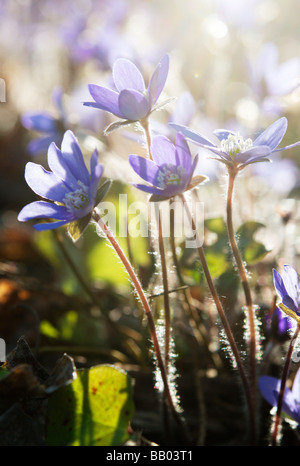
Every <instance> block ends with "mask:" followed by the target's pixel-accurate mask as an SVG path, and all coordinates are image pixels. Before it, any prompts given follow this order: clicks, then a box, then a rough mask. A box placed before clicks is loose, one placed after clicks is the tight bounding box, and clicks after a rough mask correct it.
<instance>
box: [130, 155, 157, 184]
mask: <svg viewBox="0 0 300 466" xmlns="http://www.w3.org/2000/svg"><path fill="white" fill-rule="evenodd" d="M128 160H129V163H130V165H131V166H132V168H133V170H134V171H135V172H136V173H137V174H138V175H139V176H140V177H141V178H143V180H145V181H148V183H150V184H153V185H155V181H156V177H157V173H158V167H157V165H156V164H155V163H154V162H152V160H148V159H146V158H144V157H141V156H139V155H134V154H131V155H129V157H128Z"/></svg>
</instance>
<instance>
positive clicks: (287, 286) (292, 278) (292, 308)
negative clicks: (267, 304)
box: [273, 265, 300, 323]
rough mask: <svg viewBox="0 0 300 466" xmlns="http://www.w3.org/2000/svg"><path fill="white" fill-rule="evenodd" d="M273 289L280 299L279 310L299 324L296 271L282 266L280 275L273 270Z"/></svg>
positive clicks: (298, 295)
mask: <svg viewBox="0 0 300 466" xmlns="http://www.w3.org/2000/svg"><path fill="white" fill-rule="evenodd" d="M273 278H274V286H275V289H276V291H277V293H278V295H279V297H280V299H281V303H279V305H278V306H279V307H280V309H281V310H282V311H283V312H285V313H286V314H287V315H289V316H290V317H292V318H293V319H295V320H296V321H297V322H298V323H300V309H299V304H300V286H299V279H298V275H297V272H296V270H295V269H294V268H293V267H292V266H291V265H284V267H283V271H282V274H281V275H280V274H279V273H278V272H277V270H275V269H273Z"/></svg>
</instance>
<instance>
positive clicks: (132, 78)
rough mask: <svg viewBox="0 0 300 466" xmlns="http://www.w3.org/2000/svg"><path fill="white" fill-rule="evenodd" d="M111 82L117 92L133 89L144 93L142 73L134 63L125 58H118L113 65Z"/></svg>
mask: <svg viewBox="0 0 300 466" xmlns="http://www.w3.org/2000/svg"><path fill="white" fill-rule="evenodd" d="M112 74H113V80H114V83H115V86H116V88H117V89H118V91H119V92H120V91H122V90H123V89H134V90H136V91H139V92H142V93H143V92H144V91H145V82H144V78H143V75H142V73H141V72H140V70H139V69H138V68H137V67H136V65H135V64H134V63H132V62H131V61H130V60H127V59H126V58H118V59H117V60H116V61H115V63H114V65H113V70H112Z"/></svg>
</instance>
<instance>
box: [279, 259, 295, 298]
mask: <svg viewBox="0 0 300 466" xmlns="http://www.w3.org/2000/svg"><path fill="white" fill-rule="evenodd" d="M281 276H282V280H283V283H284V286H285V289H286V291H287V294H288V295H289V296H290V297H291V298H292V299H293V300H294V301H295V302H296V303H297V300H298V296H299V291H300V288H299V279H298V274H297V272H296V270H295V269H294V268H293V267H292V266H291V265H284V266H283V272H282V275H281Z"/></svg>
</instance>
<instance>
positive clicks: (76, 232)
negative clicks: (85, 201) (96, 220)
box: [67, 213, 92, 243]
mask: <svg viewBox="0 0 300 466" xmlns="http://www.w3.org/2000/svg"><path fill="white" fill-rule="evenodd" d="M91 218H92V214H91V213H89V214H87V215H86V216H85V217H82V218H79V219H78V220H75V221H74V222H71V223H69V224H68V228H67V231H68V235H69V236H70V238H71V239H72V241H73V242H74V243H76V241H78V240H79V238H80V237H81V236H82V234H83V232H84V230H85V229H86V227H87V226H88V224H89V223H90V221H91Z"/></svg>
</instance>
